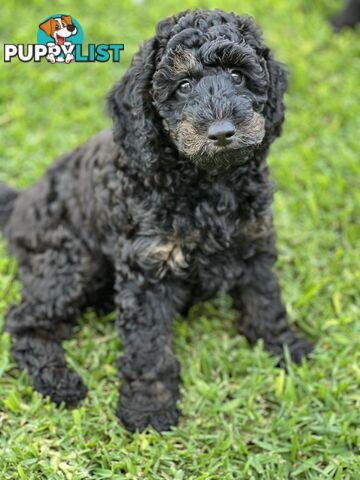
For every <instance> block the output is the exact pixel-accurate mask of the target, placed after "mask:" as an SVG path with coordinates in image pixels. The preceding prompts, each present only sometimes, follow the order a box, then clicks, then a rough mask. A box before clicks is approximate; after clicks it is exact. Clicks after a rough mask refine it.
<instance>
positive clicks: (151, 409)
mask: <svg viewBox="0 0 360 480" xmlns="http://www.w3.org/2000/svg"><path fill="white" fill-rule="evenodd" d="M120 394H121V396H120V404H119V408H118V410H117V412H116V414H117V416H118V418H119V419H120V420H121V422H122V423H123V424H124V426H125V427H126V428H127V429H128V430H129V431H130V432H135V431H136V430H138V431H142V430H144V429H145V428H146V427H147V426H148V425H152V426H153V427H154V428H155V430H157V431H158V432H162V431H165V430H169V429H170V428H171V427H172V426H173V425H176V424H177V422H178V418H179V415H180V410H179V409H178V408H177V407H176V402H177V400H178V398H179V391H178V387H177V385H176V384H171V383H168V384H167V383H165V382H160V381H158V382H152V383H150V384H145V383H142V382H138V383H137V384H136V387H135V388H134V385H133V384H131V383H130V384H129V383H127V382H124V383H123V384H122V386H121V391H120Z"/></svg>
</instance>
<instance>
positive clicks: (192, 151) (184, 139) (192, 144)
mask: <svg viewBox="0 0 360 480" xmlns="http://www.w3.org/2000/svg"><path fill="white" fill-rule="evenodd" d="M176 138H177V139H178V141H179V143H180V147H181V149H182V150H183V152H184V153H186V154H187V155H188V156H189V157H191V156H194V155H197V154H198V153H199V152H200V151H201V149H202V148H203V147H204V145H205V142H204V137H203V136H201V135H199V134H198V133H197V130H196V128H195V127H194V125H193V124H192V123H191V122H189V120H182V121H181V122H179V124H178V126H177V128H176Z"/></svg>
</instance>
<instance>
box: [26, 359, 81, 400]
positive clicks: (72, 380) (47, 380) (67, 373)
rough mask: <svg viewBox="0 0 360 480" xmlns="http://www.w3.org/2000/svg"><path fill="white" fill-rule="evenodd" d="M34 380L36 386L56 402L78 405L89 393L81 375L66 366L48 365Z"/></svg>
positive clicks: (40, 391)
mask: <svg viewBox="0 0 360 480" xmlns="http://www.w3.org/2000/svg"><path fill="white" fill-rule="evenodd" d="M32 380H33V385H34V388H35V389H36V390H37V391H38V392H39V393H41V394H42V395H44V396H47V395H48V396H49V397H50V398H51V400H52V401H53V402H55V403H56V404H60V403H61V402H64V403H65V404H66V405H76V404H77V403H79V402H80V400H82V399H83V398H85V396H86V394H87V387H86V386H85V385H84V383H83V381H82V380H81V378H80V376H79V375H78V374H77V373H76V372H74V371H73V370H70V369H69V368H67V367H66V366H46V367H44V368H42V369H41V370H40V371H39V372H38V374H37V375H36V376H33V378H32Z"/></svg>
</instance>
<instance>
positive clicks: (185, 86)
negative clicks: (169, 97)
mask: <svg viewBox="0 0 360 480" xmlns="http://www.w3.org/2000/svg"><path fill="white" fill-rule="evenodd" d="M178 90H179V92H180V93H183V94H187V93H190V92H191V90H192V86H191V83H190V82H189V81H188V80H184V81H183V82H181V83H180V85H179V86H178Z"/></svg>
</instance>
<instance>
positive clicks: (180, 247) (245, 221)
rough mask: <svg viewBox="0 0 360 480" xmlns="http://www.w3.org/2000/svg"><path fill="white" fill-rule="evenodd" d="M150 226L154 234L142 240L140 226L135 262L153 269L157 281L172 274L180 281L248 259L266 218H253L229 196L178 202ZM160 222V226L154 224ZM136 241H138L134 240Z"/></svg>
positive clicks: (248, 208) (144, 229)
mask: <svg viewBox="0 0 360 480" xmlns="http://www.w3.org/2000/svg"><path fill="white" fill-rule="evenodd" d="M150 217H151V222H150V223H151V225H156V228H155V230H154V234H152V235H151V234H150V235H148V232H149V231H151V227H150V225H149V223H148V220H149V217H147V221H146V222H145V223H144V224H143V225H142V227H141V229H140V230H141V232H143V233H144V234H145V237H143V240H142V241H140V240H139V243H140V244H142V246H141V247H140V248H141V254H140V255H141V260H142V262H143V263H145V264H146V265H147V266H148V267H153V268H155V269H156V270H157V272H158V274H159V275H165V274H166V273H167V272H172V273H173V274H175V275H176V276H181V277H186V276H189V275H193V274H196V275H197V276H201V272H202V270H208V265H209V262H210V263H211V264H212V265H213V266H214V267H215V265H218V271H219V272H220V271H221V269H223V270H224V271H226V269H228V268H229V266H231V264H233V263H234V262H236V261H238V260H239V259H241V258H244V257H248V256H249V255H251V252H252V250H253V249H254V246H255V243H256V242H258V241H259V239H261V238H263V237H265V236H266V235H267V234H268V230H269V226H270V223H271V219H270V216H269V215H261V216H256V212H255V210H254V208H252V206H251V205H250V204H246V202H242V203H240V202H239V201H237V199H236V197H235V195H227V198H226V200H224V198H223V197H222V196H219V197H218V198H212V199H211V198H206V199H204V200H202V201H198V202H197V203H191V202H187V201H183V202H179V203H178V204H177V205H176V208H174V209H173V210H170V209H168V210H167V214H166V215H164V214H163V211H161V210H157V209H154V211H153V212H152V214H150ZM159 218H161V221H157V220H156V219H159ZM140 237H141V235H140Z"/></svg>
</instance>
